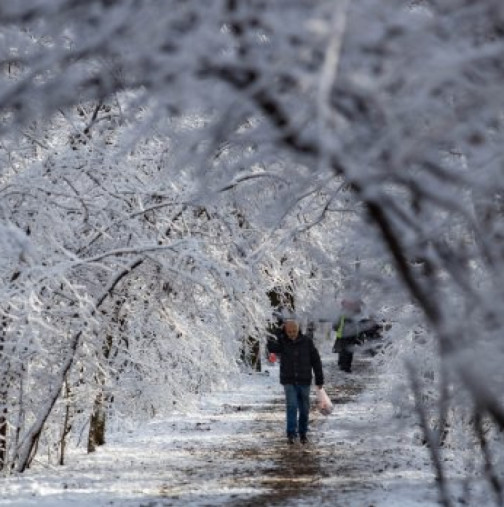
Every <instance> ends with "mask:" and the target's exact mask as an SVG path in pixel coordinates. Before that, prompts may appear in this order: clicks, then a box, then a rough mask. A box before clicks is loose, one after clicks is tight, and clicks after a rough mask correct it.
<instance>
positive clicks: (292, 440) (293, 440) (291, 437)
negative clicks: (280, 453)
mask: <svg viewBox="0 0 504 507" xmlns="http://www.w3.org/2000/svg"><path fill="white" fill-rule="evenodd" d="M287 442H288V443H289V445H292V444H294V443H296V437H295V436H294V435H287Z"/></svg>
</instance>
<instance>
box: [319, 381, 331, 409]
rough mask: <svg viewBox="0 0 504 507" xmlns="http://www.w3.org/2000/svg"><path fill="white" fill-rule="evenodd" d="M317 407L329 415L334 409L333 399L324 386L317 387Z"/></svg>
mask: <svg viewBox="0 0 504 507" xmlns="http://www.w3.org/2000/svg"><path fill="white" fill-rule="evenodd" d="M317 409H318V411H319V412H320V413H321V414H323V415H329V414H330V413H331V412H332V410H333V404H332V402H331V399H330V398H329V396H327V393H326V392H325V389H324V388H323V387H321V388H320V389H317Z"/></svg>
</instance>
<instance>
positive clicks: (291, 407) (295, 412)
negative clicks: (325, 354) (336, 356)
mask: <svg viewBox="0 0 504 507" xmlns="http://www.w3.org/2000/svg"><path fill="white" fill-rule="evenodd" d="M268 351H269V352H270V353H275V354H279V355H280V383H281V384H282V385H283V386H284V391H285V403H286V431H287V441H288V443H289V444H294V442H295V441H296V438H297V435H299V438H300V441H301V443H302V444H306V443H307V442H308V438H307V433H308V416H309V411H310V385H311V383H312V378H313V375H312V371H313V373H314V374H315V384H316V386H317V387H318V388H319V389H320V388H322V387H323V385H324V374H323V371H322V361H321V360H320V354H319V352H318V350H317V348H316V347H315V344H314V343H313V340H312V339H310V338H309V337H308V336H306V335H304V334H302V333H301V332H300V331H299V324H298V323H297V322H296V321H295V320H286V321H285V322H284V325H283V330H282V332H281V333H279V335H278V337H277V338H276V339H275V338H270V339H269V340H268Z"/></svg>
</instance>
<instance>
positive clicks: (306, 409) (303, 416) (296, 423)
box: [284, 384, 310, 436]
mask: <svg viewBox="0 0 504 507" xmlns="http://www.w3.org/2000/svg"><path fill="white" fill-rule="evenodd" d="M284 391H285V403H286V405H287V435H288V436H289V435H292V436H295V435H296V434H297V433H298V431H299V434H300V435H306V432H307V431H308V415H309V413H310V386H309V385H307V386H300V385H296V384H286V385H284ZM298 414H299V416H298Z"/></svg>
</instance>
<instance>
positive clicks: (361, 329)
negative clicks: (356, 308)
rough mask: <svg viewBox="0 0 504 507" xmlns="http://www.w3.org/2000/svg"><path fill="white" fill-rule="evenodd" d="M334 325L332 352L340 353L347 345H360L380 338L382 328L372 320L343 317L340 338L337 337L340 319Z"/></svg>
mask: <svg viewBox="0 0 504 507" xmlns="http://www.w3.org/2000/svg"><path fill="white" fill-rule="evenodd" d="M342 318H343V317H340V319H339V320H338V322H337V323H336V324H335V325H334V327H333V329H334V330H336V340H335V341H334V345H333V349H332V351H333V352H341V350H342V349H343V348H344V347H348V346H349V345H360V344H362V343H364V341H366V340H373V339H377V338H380V337H381V331H382V328H381V326H380V324H378V323H377V322H376V321H374V320H373V319H368V318H360V319H355V318H352V317H345V320H344V322H343V326H342V329H341V336H338V330H339V329H340V325H341V319H342Z"/></svg>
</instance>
